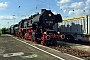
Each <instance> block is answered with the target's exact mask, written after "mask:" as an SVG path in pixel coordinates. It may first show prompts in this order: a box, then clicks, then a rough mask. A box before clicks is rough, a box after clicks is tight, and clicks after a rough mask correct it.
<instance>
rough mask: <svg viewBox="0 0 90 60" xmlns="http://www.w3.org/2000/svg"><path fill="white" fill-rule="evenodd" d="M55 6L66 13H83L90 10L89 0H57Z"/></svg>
mask: <svg viewBox="0 0 90 60" xmlns="http://www.w3.org/2000/svg"><path fill="white" fill-rule="evenodd" d="M57 6H59V7H60V9H61V10H62V11H63V13H64V14H65V15H66V14H67V13H68V14H67V15H69V16H70V15H71V16H72V15H73V16H75V15H85V14H88V13H89V12H90V0H86V1H74V0H59V1H57Z"/></svg>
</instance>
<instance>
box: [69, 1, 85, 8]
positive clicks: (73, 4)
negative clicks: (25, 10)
mask: <svg viewBox="0 0 90 60" xmlns="http://www.w3.org/2000/svg"><path fill="white" fill-rule="evenodd" d="M84 6H85V5H84V3H83V2H75V3H71V6H70V8H74V9H76V8H82V7H84Z"/></svg>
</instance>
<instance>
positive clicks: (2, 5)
mask: <svg viewBox="0 0 90 60" xmlns="http://www.w3.org/2000/svg"><path fill="white" fill-rule="evenodd" d="M7 7H8V2H4V3H0V10H2V9H6V8H7Z"/></svg>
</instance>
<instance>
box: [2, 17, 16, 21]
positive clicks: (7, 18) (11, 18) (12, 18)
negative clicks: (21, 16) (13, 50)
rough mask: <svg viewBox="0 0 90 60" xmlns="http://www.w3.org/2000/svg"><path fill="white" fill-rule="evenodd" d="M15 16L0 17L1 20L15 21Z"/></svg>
mask: <svg viewBox="0 0 90 60" xmlns="http://www.w3.org/2000/svg"><path fill="white" fill-rule="evenodd" d="M15 19H16V17H14V16H0V20H15Z"/></svg>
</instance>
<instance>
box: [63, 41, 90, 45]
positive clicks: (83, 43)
mask: <svg viewBox="0 0 90 60" xmlns="http://www.w3.org/2000/svg"><path fill="white" fill-rule="evenodd" d="M63 42H69V43H74V44H81V45H87V46H90V41H81V40H79V41H78V40H73V41H63Z"/></svg>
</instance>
